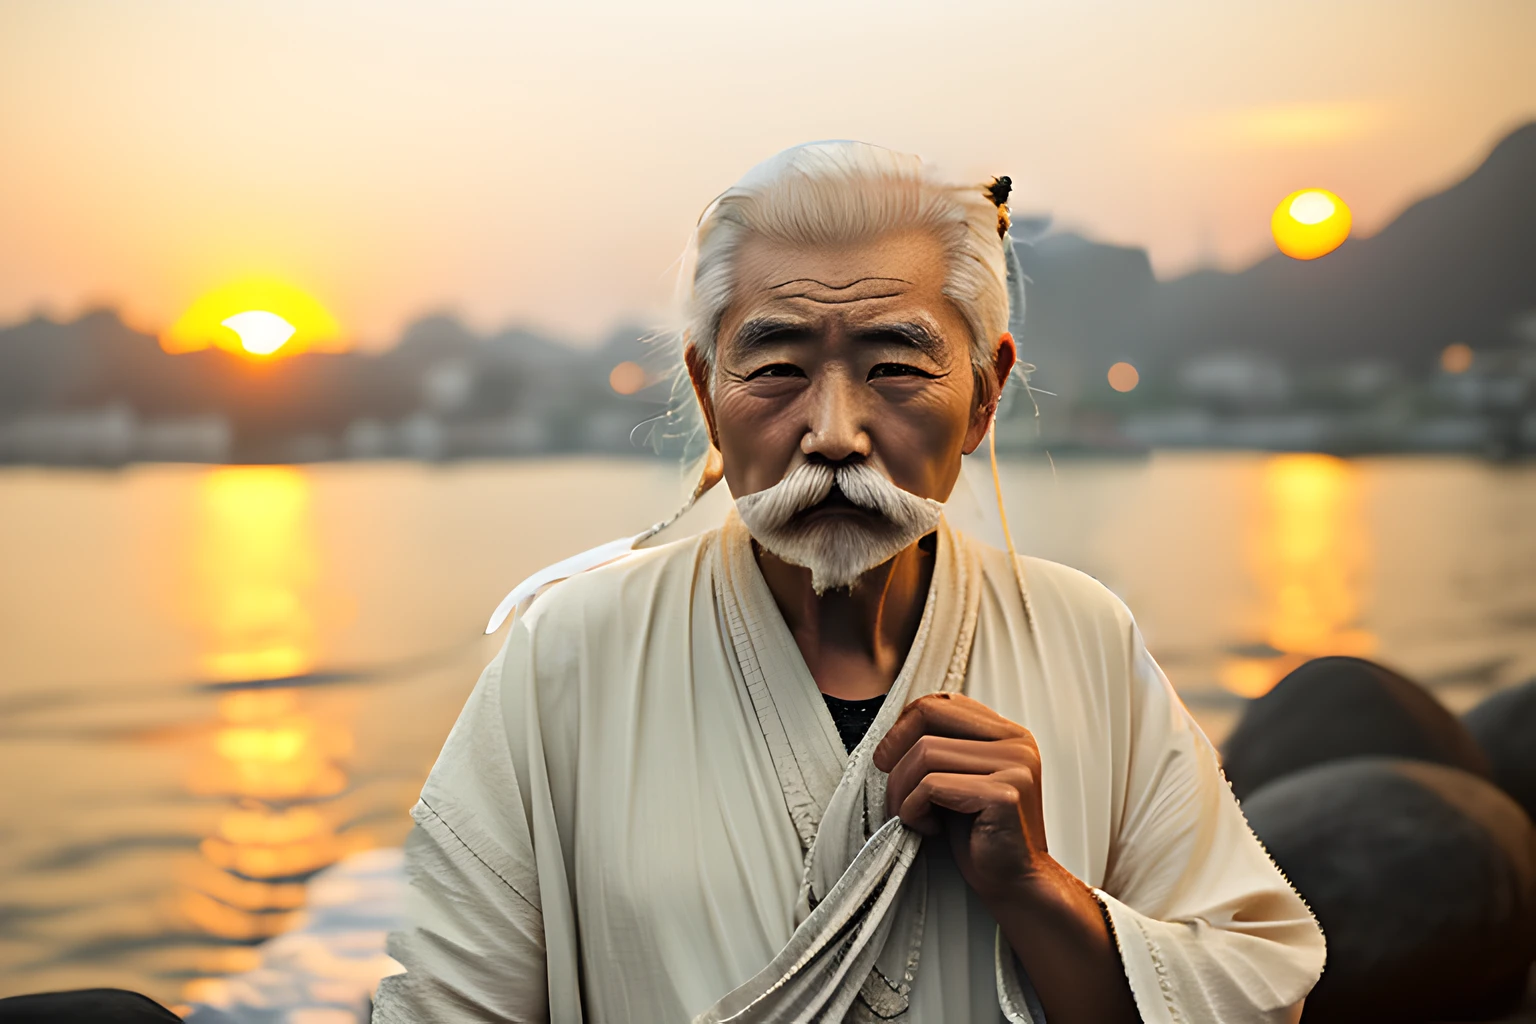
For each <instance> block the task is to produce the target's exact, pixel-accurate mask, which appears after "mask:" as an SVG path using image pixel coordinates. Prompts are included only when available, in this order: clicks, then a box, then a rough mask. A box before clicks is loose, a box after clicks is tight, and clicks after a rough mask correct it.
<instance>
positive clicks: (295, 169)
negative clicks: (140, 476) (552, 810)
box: [0, 0, 1536, 348]
mask: <svg viewBox="0 0 1536 1024" xmlns="http://www.w3.org/2000/svg"><path fill="white" fill-rule="evenodd" d="M1532 40H1536V7H1533V6H1532V5H1530V4H1525V3H1520V2H1518V0H1508V2H1495V0H1484V2H1478V3H1469V4H1463V5H1456V6H1450V5H1440V4H1433V3H1427V2H1426V3H1409V4H1400V3H1386V2H1382V0H1370V2H1363V3H1357V4H1353V5H1351V6H1350V7H1349V8H1348V9H1345V10H1339V9H1336V8H1335V7H1334V6H1333V5H1327V4H1323V3H1322V2H1321V0H1309V2H1304V3H1295V4H1287V5H1285V6H1283V7H1281V6H1280V5H1263V6H1256V7H1253V8H1246V7H1244V8H1228V7H1225V6H1222V5H1218V4H1214V3H1181V4H1178V5H1176V6H1172V7H1169V6H1166V5H1165V6H1162V7H1158V8H1155V9H1153V8H1144V7H1142V6H1140V5H1131V4H1114V3H1091V4H1075V5H1067V4H1058V3H1009V4H1003V3H995V2H992V0H981V2H975V3H970V4H966V5H964V6H963V8H961V7H957V6H955V5H950V6H947V7H945V8H944V9H942V10H940V9H937V8H936V7H935V6H934V5H927V4H920V3H915V2H897V3H890V2H887V3H875V2H873V0H857V2H843V3H834V4H830V5H823V4H811V3H809V2H793V3H790V4H788V5H777V6H775V7H774V8H773V9H772V10H771V11H770V10H768V9H767V8H764V7H761V6H749V5H740V4H736V5H726V4H703V3H701V2H698V0H666V2H661V3H656V4H652V5H650V6H648V7H646V8H645V9H643V10H637V9H633V8H630V7H627V6H624V5H618V4H613V3H610V2H603V3H596V4H588V5H583V6H568V7H562V8H559V9H552V10H514V9H509V8H503V7H500V6H497V5H491V4H485V3H475V2H469V0H462V2H456V3H448V4H444V5H437V6H434V7H433V8H431V9H419V8H416V7H414V6H411V5H407V4H404V3H398V2H388V3H378V4H373V5H369V6H366V7H359V6H355V5H352V4H344V3H326V4H315V3H301V2H298V0H281V2H275V3H268V4H262V5H256V4H250V3H230V4H224V5H219V6H216V7H213V6H209V7H204V6H196V5H186V4H179V3H174V2H171V0H157V2H145V3H141V4H137V5H133V6H132V7H127V6H119V5H114V4H110V3H106V2H99V0H63V2H58V3H50V4H47V5H43V4H25V5H24V4H21V3H8V4H0V150H3V151H4V152H5V153H6V154H7V159H6V161H4V163H3V165H0V237H3V238H5V239H6V244H5V245H4V246H3V247H0V322H14V321H16V320H19V319H23V318H25V317H26V316H28V315H30V314H31V313H33V312H34V311H44V312H47V313H49V314H51V315H54V316H56V317H63V318H70V317H72V316H73V315H75V314H76V313H78V312H79V311H80V310H82V309H84V308H87V307H91V306H102V305H109V306H114V307H116V308H119V309H121V310H122V312H123V314H124V316H125V318H126V319H127V321H128V322H129V323H130V324H131V325H133V326H135V327H138V328H140V329H144V330H148V331H156V330H159V329H162V328H164V327H165V326H166V325H167V324H169V323H170V322H172V321H174V320H175V319H176V318H177V317H178V316H180V315H181V314H182V313H183V312H184V311H185V310H186V309H187V308H188V307H189V306H190V305H191V304H192V303H193V301H194V300H196V299H197V298H198V297H199V296H202V295H204V294H206V293H207V292H209V291H210V290H212V289H216V288H219V287H221V286H224V285H226V284H228V283H229V282H230V281H233V280H237V279H241V278H245V277H249V276H252V275H259V276H264V277H271V278H274V279H278V280H281V281H284V282H286V283H287V284H289V285H291V286H293V287H295V288H298V289H302V290H304V291H305V292H307V293H309V294H311V295H313V296H314V297H315V298H316V299H318V300H319V301H320V302H321V303H322V304H323V305H324V306H326V307H327V308H328V309H329V310H330V312H331V313H333V314H334V316H335V318H336V319H337V320H338V321H339V322H340V324H341V326H342V330H343V331H344V332H345V334H346V335H347V336H348V337H350V338H352V339H355V340H356V342H357V343H358V344H359V345H360V346H362V347H365V348H378V347H381V346H383V345H387V344H388V343H390V342H392V341H393V340H395V339H396V338H397V337H398V335H399V333H400V331H401V330H402V329H403V328H404V326H405V325H406V324H408V323H409V322H411V321H413V320H415V319H416V318H418V317H420V316H422V315H425V314H428V313H431V312H435V311H446V312H452V313H455V314H457V315H459V316H461V317H462V318H463V319H464V321H465V322H466V323H467V324H468V325H469V326H470V327H471V328H472V329H476V330H486V329H493V328H499V327H502V326H504V325H508V324H516V325H521V326H526V327H529V328H531V329H535V330H538V331H540V332H542V333H546V334H549V335H551V336H554V337H558V338H561V339H564V340H572V341H577V342H582V341H588V340H592V339H595V338H598V337H600V336H601V335H603V334H604V333H605V332H607V331H609V330H611V329H613V328H614V327H615V326H616V325H619V324H622V323H640V324H651V323H655V322H657V321H658V320H659V319H661V318H662V317H663V316H664V315H665V313H666V310H667V305H668V300H669V298H670V292H671V269H672V264H673V260H674V259H675V257H676V256H677V254H678V252H679V251H680V250H681V248H682V246H683V243H684V241H685V240H686V237H687V234H688V230H689V228H690V227H691V225H692V224H693V221H694V219H695V217H696V216H697V214H698V211H699V210H700V209H701V208H702V207H703V205H704V204H705V203H706V202H707V201H708V200H709V199H710V198H711V197H712V196H714V195H715V194H716V193H717V192H719V191H720V190H721V189H722V188H724V187H726V186H727V185H729V184H730V183H731V182H732V181H733V180H735V179H736V178H737V177H738V176H739V175H740V174H741V173H742V172H743V171H744V170H745V169H746V168H747V167H748V166H750V165H751V164H753V163H755V162H756V161H757V160H759V159H762V158H763V157H765V156H767V155H769V154H770V153H772V152H774V151H776V150H778V149H780V148H782V147H784V146H786V145H791V144H794V143H797V142H802V141H806V140H808V139H814V138H827V137H856V138H864V139H868V140H870V141H874V142H879V143H882V144H886V145H890V146H893V147H896V148H901V149H906V150H910V151H914V152H918V153H921V154H923V155H924V156H925V157H928V158H930V159H934V160H936V161H937V162H939V163H940V164H941V165H942V166H944V167H945V168H947V169H949V170H950V171H952V172H953V174H954V175H955V176H956V177H960V178H965V177H973V178H976V179H977V180H982V179H984V178H985V177H987V176H989V175H991V174H997V173H1008V174H1010V175H1011V176H1012V177H1013V178H1014V181H1015V182H1016V183H1017V189H1018V191H1017V194H1016V201H1015V204H1014V205H1015V208H1016V210H1017V211H1018V212H1019V213H1021V214H1029V213H1036V212H1041V213H1050V214H1052V215H1053V216H1054V218H1055V225H1054V227H1055V229H1056V230H1072V231H1079V232H1082V233H1084V234H1087V235H1089V236H1090V237H1093V238H1096V239H1099V240H1102V241H1106V242H1111V243H1116V244H1125V245H1136V246H1141V247H1144V248H1146V249H1147V251H1148V253H1149V255H1150V257H1151V259H1152V262H1153V266H1154V268H1155V270H1156V271H1157V273H1158V275H1159V276H1160V277H1163V278H1168V277H1174V276H1178V275H1180V274H1182V273H1185V272H1187V271H1189V270H1192V269H1195V268H1196V267H1198V266H1204V265H1212V266H1217V267H1220V268H1222V269H1234V268H1238V267H1241V266H1244V265H1247V264H1249V263H1251V262H1253V261H1254V260H1256V259H1258V258H1261V257H1262V256H1263V255H1265V254H1266V253H1267V252H1268V251H1269V245H1270V243H1269V239H1268V234H1267V231H1268V217H1269V212H1270V210H1271V209H1272V207H1273V205H1274V203H1275V202H1277V201H1278V199H1279V198H1280V197H1281V196H1283V195H1285V194H1286V193H1287V192H1290V191H1293V190H1295V189H1297V188H1302V187H1323V188H1328V189H1331V190H1333V191H1335V192H1338V193H1339V194H1340V195H1342V196H1343V197H1344V198H1345V200H1346V201H1347V202H1349V203H1350V205H1351V207H1352V208H1353V210H1354V213H1355V222H1356V225H1357V234H1360V235H1370V234H1374V233H1375V232H1376V231H1378V230H1380V228H1381V227H1383V226H1384V225H1385V224H1387V223H1389V222H1390V221H1391V220H1392V219H1393V218H1394V217H1395V216H1397V215H1398V214H1399V213H1400V212H1401V211H1402V210H1403V209H1404V208H1405V207H1407V206H1408V205H1410V204H1411V203H1412V202H1414V201H1416V200H1417V199H1419V198H1422V197H1423V196H1425V195H1428V194H1431V193H1433V192H1436V191H1438V190H1440V189H1442V188H1444V187H1446V186H1447V185H1449V184H1451V183H1452V182H1454V181H1455V180H1457V179H1459V178H1461V177H1463V176H1464V175H1465V174H1467V173H1468V172H1469V171H1470V170H1472V169H1473V168H1474V167H1475V166H1476V165H1477V164H1478V163H1479V162H1480V161H1481V160H1482V159H1483V158H1484V157H1485V156H1486V154H1487V152H1488V150H1489V149H1490V148H1491V147H1492V146H1493V145H1494V144H1495V143H1496V142H1497V141H1498V140H1499V139H1500V138H1501V137H1503V136H1504V135H1505V134H1506V133H1507V132H1508V131H1510V130H1512V129H1513V128H1515V127H1517V126H1518V125H1520V124H1521V123H1524V122H1526V121H1528V120H1531V119H1532V117H1536V63H1533V62H1531V61H1529V60H1528V59H1526V57H1527V55H1528V49H1529V46H1530V43H1531V41H1532ZM594 263H596V264H597V265H598V266H599V267H600V268H601V270H602V277H601V281H600V285H599V286H597V287H594V274H593V269H594V267H593V265H594Z"/></svg>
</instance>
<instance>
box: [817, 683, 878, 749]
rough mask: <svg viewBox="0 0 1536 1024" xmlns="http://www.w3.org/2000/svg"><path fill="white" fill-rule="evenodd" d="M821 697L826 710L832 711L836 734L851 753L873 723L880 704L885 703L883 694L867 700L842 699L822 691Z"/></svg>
mask: <svg viewBox="0 0 1536 1024" xmlns="http://www.w3.org/2000/svg"><path fill="white" fill-rule="evenodd" d="M821 699H822V700H824V701H826V702H827V710H828V711H830V712H832V722H833V724H834V725H836V726H837V734H838V735H839V736H841V737H842V738H843V746H844V747H846V748H847V750H848V753H850V754H851V753H853V748H854V747H856V746H858V745H859V740H861V739H863V738H864V734H865V733H866V732H869V727H870V726H871V725H873V724H874V723H875V716H876V715H878V714H879V713H880V705H882V704H884V703H885V694H881V695H880V696H878V697H871V698H869V699H868V700H843V698H841V697H834V696H832V695H831V694H830V693H824V694H822V695H821Z"/></svg>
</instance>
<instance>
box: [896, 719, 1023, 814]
mask: <svg viewBox="0 0 1536 1024" xmlns="http://www.w3.org/2000/svg"><path fill="white" fill-rule="evenodd" d="M1039 764H1040V753H1039V751H1037V750H1036V749H1035V746H1034V744H1032V743H1029V742H1028V741H1027V740H1026V739H1025V738H1024V737H1022V736H1016V737H1012V738H1010V739H1005V740H960V739H955V738H954V737H951V736H935V735H932V734H931V733H930V734H928V735H924V736H919V737H918V738H917V740H916V741H915V742H914V743H913V744H912V746H911V747H909V748H907V752H906V753H905V754H903V755H902V758H901V760H900V761H898V762H896V765H895V767H893V768H892V769H891V773H890V775H891V777H890V778H889V779H887V780H886V784H885V799H886V809H887V810H888V811H889V812H890V813H891V814H895V813H896V809H897V808H898V807H900V806H901V803H902V801H903V800H905V799H906V798H907V794H909V793H911V792H912V789H913V787H914V786H916V785H917V784H918V783H919V782H920V781H922V778H923V776H925V775H928V774H929V773H931V772H950V773H954V774H963V775H995V774H997V773H998V772H1001V771H1004V770H1006V769H1009V768H1022V769H1025V770H1026V771H1031V772H1032V771H1033V770H1035V769H1037V768H1038V767H1039Z"/></svg>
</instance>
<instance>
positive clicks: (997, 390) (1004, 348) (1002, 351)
mask: <svg viewBox="0 0 1536 1024" xmlns="http://www.w3.org/2000/svg"><path fill="white" fill-rule="evenodd" d="M1018 358H1019V350H1018V348H1017V347H1016V346H1015V345H1014V343H1013V335H1011V334H1009V333H1008V332H1007V331H1004V332H1003V333H1002V334H1001V335H1000V336H999V337H998V339H997V351H996V352H995V353H993V356H992V366H991V368H990V370H989V371H988V372H985V373H977V374H976V399H977V401H976V405H975V407H974V408H972V409H971V422H970V425H969V426H968V427H967V428H966V431H965V447H964V448H963V449H962V450H963V451H964V452H965V454H967V455H969V454H971V452H973V451H975V450H976V449H977V448H978V447H979V446H980V445H981V442H982V441H983V440H984V439H985V438H986V436H987V430H988V428H990V427H991V426H992V416H993V414H995V413H996V412H997V403H998V400H999V399H1001V398H1002V397H1003V385H1004V384H1007V383H1008V375H1009V374H1010V373H1012V372H1013V364H1014V363H1015V362H1017V361H1018Z"/></svg>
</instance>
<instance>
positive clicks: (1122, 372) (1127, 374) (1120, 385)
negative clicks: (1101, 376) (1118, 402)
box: [1108, 363, 1141, 392]
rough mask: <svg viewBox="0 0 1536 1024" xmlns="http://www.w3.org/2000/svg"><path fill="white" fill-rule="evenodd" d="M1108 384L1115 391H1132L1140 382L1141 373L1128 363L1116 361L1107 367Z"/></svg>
mask: <svg viewBox="0 0 1536 1024" xmlns="http://www.w3.org/2000/svg"><path fill="white" fill-rule="evenodd" d="M1108 377H1109V386H1110V387H1112V388H1114V389H1115V390H1116V391H1120V392H1126V391H1133V390H1135V388H1136V385H1137V384H1140V383H1141V374H1140V373H1138V372H1137V371H1136V367H1134V366H1132V365H1131V364H1130V363H1116V364H1115V365H1114V366H1111V367H1110V368H1109V374H1108Z"/></svg>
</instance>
